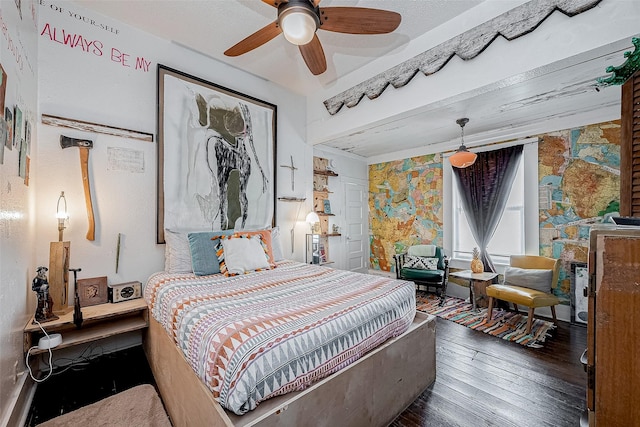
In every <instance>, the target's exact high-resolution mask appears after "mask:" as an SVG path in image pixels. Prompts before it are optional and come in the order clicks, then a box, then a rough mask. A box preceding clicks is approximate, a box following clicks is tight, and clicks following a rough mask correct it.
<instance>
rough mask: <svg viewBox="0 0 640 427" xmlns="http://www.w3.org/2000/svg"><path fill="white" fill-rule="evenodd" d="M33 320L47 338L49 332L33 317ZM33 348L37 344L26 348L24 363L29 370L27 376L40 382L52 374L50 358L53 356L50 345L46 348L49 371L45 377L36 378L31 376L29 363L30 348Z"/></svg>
mask: <svg viewBox="0 0 640 427" xmlns="http://www.w3.org/2000/svg"><path fill="white" fill-rule="evenodd" d="M33 321H34V322H36V323H37V324H38V326H39V327H40V329H42V332H43V333H44V335H45V336H46V337H47V339H50V338H49V334H48V333H47V331H45V330H44V328H43V327H42V325H41V324H40V322H38V321H37V320H36V319H35V317H34V319H33ZM34 348H38V346H37V345H34V346H32V347H31V348H30V349H29V350H27V356H26V357H25V361H24V363H25V364H26V365H27V369H28V370H29V376H30V377H31V379H32V380H34V381H35V382H37V383H41V382H44V381H46V380H47V379H48V378H49V377H50V376H51V375H52V374H53V365H52V363H51V360H52V358H53V352H52V351H51V347H49V348H48V350H49V373H48V374H47V376H46V377H44V378H42V379H37V378H36V377H34V376H33V372H32V371H31V365H30V364H29V356H30V355H31V350H33V349H34Z"/></svg>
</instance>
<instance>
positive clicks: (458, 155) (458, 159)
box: [449, 145, 478, 168]
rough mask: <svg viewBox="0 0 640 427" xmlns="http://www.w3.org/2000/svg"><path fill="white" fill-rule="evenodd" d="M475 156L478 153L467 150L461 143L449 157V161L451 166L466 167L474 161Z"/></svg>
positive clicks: (476, 156)
mask: <svg viewBox="0 0 640 427" xmlns="http://www.w3.org/2000/svg"><path fill="white" fill-rule="evenodd" d="M477 158H478V155H477V154H476V153H472V152H471V151H469V150H467V147H465V146H464V145H461V146H460V148H458V151H456V152H455V154H453V155H452V156H451V157H449V162H450V163H451V166H454V167H456V168H468V167H469V166H471V165H472V164H474V163H475V162H476V159H477Z"/></svg>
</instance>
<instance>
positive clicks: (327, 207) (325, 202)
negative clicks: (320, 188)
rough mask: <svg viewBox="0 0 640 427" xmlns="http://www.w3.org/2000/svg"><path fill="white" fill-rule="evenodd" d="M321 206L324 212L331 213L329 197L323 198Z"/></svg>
mask: <svg viewBox="0 0 640 427" xmlns="http://www.w3.org/2000/svg"><path fill="white" fill-rule="evenodd" d="M322 204H323V207H324V213H326V214H330V213H331V202H330V201H329V199H324V200H323V201H322Z"/></svg>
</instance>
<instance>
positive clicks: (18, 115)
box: [13, 105, 22, 150]
mask: <svg viewBox="0 0 640 427" xmlns="http://www.w3.org/2000/svg"><path fill="white" fill-rule="evenodd" d="M21 143H22V110H21V109H20V107H18V106H17V105H16V106H15V107H13V146H14V147H16V148H17V149H18V150H19V149H20V144H21Z"/></svg>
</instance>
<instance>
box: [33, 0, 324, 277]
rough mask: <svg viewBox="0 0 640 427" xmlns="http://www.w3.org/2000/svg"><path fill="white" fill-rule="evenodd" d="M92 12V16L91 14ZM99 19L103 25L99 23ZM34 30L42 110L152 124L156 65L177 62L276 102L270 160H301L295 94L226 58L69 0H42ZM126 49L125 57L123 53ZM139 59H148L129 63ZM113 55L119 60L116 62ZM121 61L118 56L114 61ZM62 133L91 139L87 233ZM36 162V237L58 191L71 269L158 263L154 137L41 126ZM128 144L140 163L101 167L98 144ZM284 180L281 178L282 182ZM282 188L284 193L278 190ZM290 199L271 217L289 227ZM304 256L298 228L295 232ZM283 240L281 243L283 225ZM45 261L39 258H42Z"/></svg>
mask: <svg viewBox="0 0 640 427" xmlns="http://www.w3.org/2000/svg"><path fill="white" fill-rule="evenodd" d="M91 20H93V21H94V22H95V24H94V25H92V24H91V23H87V22H91ZM105 28H106V29H105ZM63 31H64V32H65V34H74V35H80V36H82V37H83V38H84V40H88V41H91V42H93V44H92V45H91V47H89V48H86V49H83V48H82V47H81V46H80V45H78V46H77V47H70V46H69V45H65V44H63V43H60V40H63V36H62V32H63ZM39 32H40V33H41V35H40V38H39V64H40V70H41V71H40V93H39V102H40V108H41V112H42V113H43V114H49V115H55V116H62V117H67V118H73V119H78V120H84V121H88V122H94V123H100V124H107V125H110V126H116V127H121V128H128V129H134V130H139V131H143V132H148V133H155V132H156V67H157V65H158V64H162V65H166V66H168V67H171V68H175V69H178V70H180V71H182V72H185V73H188V74H192V75H194V76H197V77H200V78H202V79H205V80H207V81H210V82H214V83H216V84H219V85H222V86H225V87H227V88H230V89H233V90H236V91H239V92H242V93H245V94H248V95H251V96H253V97H255V98H258V99H262V100H265V101H267V102H270V103H272V104H276V105H277V116H278V121H277V144H278V146H277V155H278V159H277V160H276V165H280V164H282V163H288V161H289V155H293V156H294V159H295V161H296V163H298V164H303V163H304V162H307V161H308V162H309V164H310V160H307V159H308V158H310V150H309V149H308V147H307V145H306V144H305V141H304V135H305V128H304V123H305V108H304V99H303V98H301V97H299V96H296V95H293V94H291V93H289V92H288V91H287V90H285V89H284V88H281V87H278V86H275V85H273V84H269V83H267V82H265V81H263V80H261V79H257V78H255V77H253V76H251V75H249V74H247V73H244V72H242V71H239V70H237V69H234V68H232V67H230V66H228V65H225V64H222V63H219V62H216V61H214V60H212V59H210V58H207V57H205V56H202V55H199V54H196V53H194V52H192V51H190V50H187V49H184V48H182V47H180V46H178V45H176V44H173V43H171V42H169V41H165V40H161V39H158V38H156V37H154V36H151V35H149V34H146V33H143V32H141V31H139V30H137V29H135V28H131V27H129V26H127V25H125V24H122V23H120V22H117V21H113V20H111V19H109V18H106V17H103V16H100V15H96V14H95V13H94V12H89V11H86V10H83V9H82V8H80V7H78V6H76V5H74V4H72V3H70V2H48V1H46V2H45V5H44V6H42V7H41V15H40V24H39ZM123 54H125V55H129V56H123ZM137 58H144V61H145V64H149V65H148V67H147V66H146V65H145V66H144V67H140V66H138V67H137V66H136V64H137ZM118 59H119V60H120V61H118ZM123 60H124V61H125V63H123ZM61 134H64V135H67V136H71V137H76V138H88V139H92V140H93V141H94V148H93V149H92V150H91V151H90V155H89V157H90V160H89V169H90V181H91V186H92V195H93V201H94V210H95V213H96V239H95V241H93V242H91V241H88V240H87V239H86V238H85V234H86V231H87V220H86V210H85V203H84V193H83V187H82V180H81V171H80V161H79V154H78V150H77V149H65V150H62V149H61V148H60V145H59V137H60V135H61ZM40 141H41V144H40V147H39V154H40V158H41V159H42V161H41V162H39V164H38V168H39V171H40V173H41V174H42V176H46V177H47V179H46V180H43V182H41V183H40V185H39V186H38V191H37V201H38V206H41V209H39V210H38V215H37V234H38V238H39V240H41V241H42V242H49V241H53V240H57V234H56V231H57V230H56V225H55V224H56V223H55V219H54V217H53V214H54V211H53V209H54V208H55V201H56V200H57V197H58V194H59V193H60V191H61V190H64V191H65V195H66V196H67V201H68V204H69V207H70V217H71V219H70V226H69V228H68V229H67V230H66V231H65V240H70V241H71V266H72V267H76V268H77V267H80V268H82V272H81V273H80V275H79V277H96V276H103V275H106V276H108V280H109V283H118V282H122V281H129V280H140V281H142V282H143V283H144V282H145V281H146V279H147V277H148V276H149V275H150V274H151V273H153V272H155V271H158V270H161V269H163V265H164V264H163V263H164V245H157V244H156V237H155V233H156V143H155V142H153V143H150V142H143V141H137V140H133V139H124V138H119V137H112V136H107V135H104V134H90V133H85V132H80V131H73V130H68V129H64V128H60V127H53V126H46V125H40ZM109 147H119V148H128V149H132V150H136V151H138V152H141V153H142V154H143V155H144V172H143V173H132V172H114V171H109V170H108V168H107V167H108V164H107V149H108V148H109ZM276 170H277V173H278V176H277V187H278V189H277V193H278V195H282V194H283V192H286V191H287V189H288V190H289V192H290V181H289V174H288V173H287V172H288V170H285V169H283V168H280V167H277V168H276ZM298 179H299V181H298V191H299V192H300V193H301V195H302V196H305V195H306V196H307V198H308V196H309V191H310V188H311V178H310V177H306V176H303V175H302V174H300V173H298ZM287 185H289V186H287ZM287 195H289V194H288V193H287ZM292 210H293V207H291V206H288V205H285V204H283V203H278V205H277V223H278V224H279V225H281V226H282V228H284V229H287V228H290V227H291V221H293V220H294V216H295V215H294V214H293V213H292ZM118 233H121V234H122V236H123V240H122V246H121V253H120V257H121V258H120V264H119V271H118V274H116V273H115V254H116V242H117V235H118ZM299 234H300V236H299V238H300V243H299V244H298V247H299V248H300V251H299V253H296V254H293V255H292V256H291V258H294V259H303V257H304V253H303V251H302V249H301V248H302V246H301V244H302V242H303V236H302V234H301V233H299ZM283 238H284V241H283V246H285V247H290V244H289V240H288V238H289V234H288V233H283ZM37 258H38V260H47V259H48V246H47V245H41V246H39V247H38V251H37ZM43 262H44V261H43Z"/></svg>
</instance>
